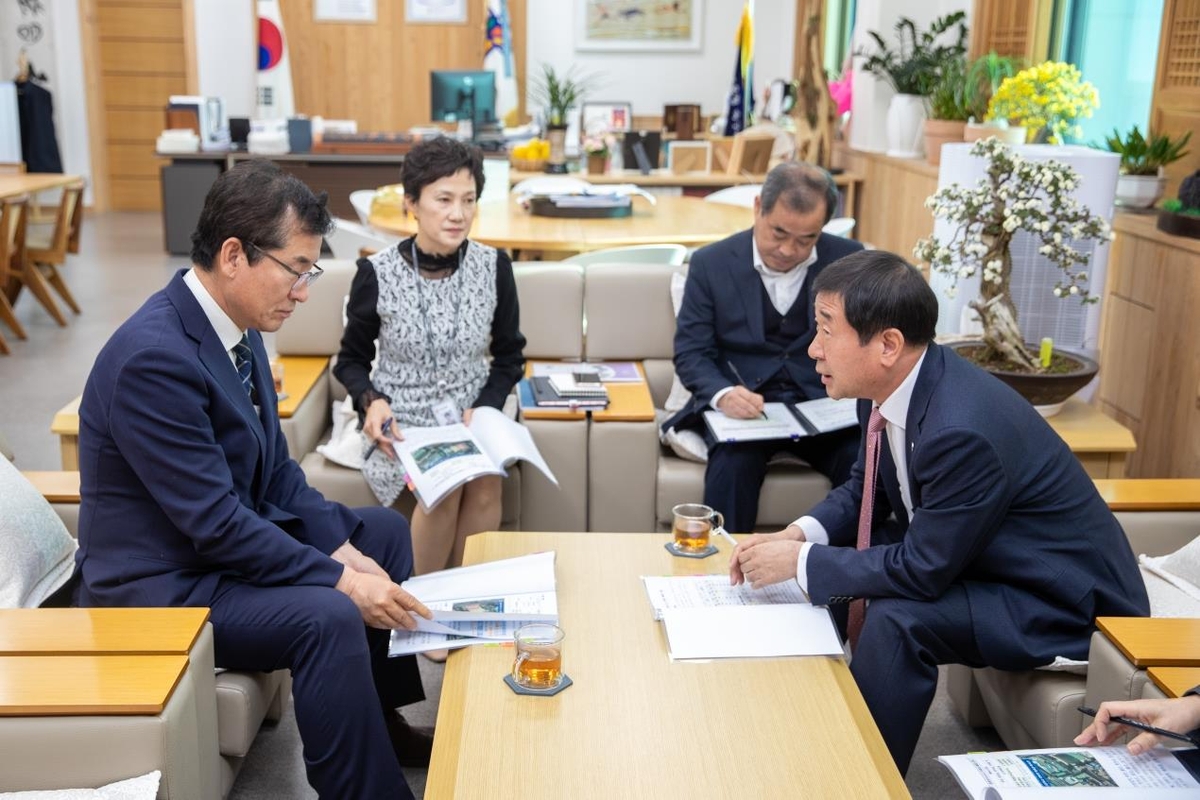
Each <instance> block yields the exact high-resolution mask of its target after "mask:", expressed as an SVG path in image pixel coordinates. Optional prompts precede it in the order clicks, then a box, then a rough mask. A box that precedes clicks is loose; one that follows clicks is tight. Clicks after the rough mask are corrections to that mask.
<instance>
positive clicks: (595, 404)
mask: <svg viewBox="0 0 1200 800" xmlns="http://www.w3.org/2000/svg"><path fill="white" fill-rule="evenodd" d="M529 386H530V388H531V389H533V401H534V403H536V404H537V405H539V406H558V407H563V408H593V409H597V408H599V409H603V408H607V407H608V397H607V396H603V397H564V396H562V395H561V394H559V393H558V392H556V391H554V386H553V385H552V384H551V383H550V379H549V378H547V377H543V376H541V375H536V376H534V377H532V378H530V379H529Z"/></svg>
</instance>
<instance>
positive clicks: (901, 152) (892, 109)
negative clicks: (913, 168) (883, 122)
mask: <svg viewBox="0 0 1200 800" xmlns="http://www.w3.org/2000/svg"><path fill="white" fill-rule="evenodd" d="M926 116H927V112H926V110H925V98H924V97H921V96H920V95H917V94H898V95H896V96H895V97H893V98H892V102H891V103H890V104H889V105H888V113H887V144H888V149H887V154H888V155H889V156H892V157H893V158H920V157H921V156H923V155H924V154H925V150H924V146H925V129H924V126H925V117H926Z"/></svg>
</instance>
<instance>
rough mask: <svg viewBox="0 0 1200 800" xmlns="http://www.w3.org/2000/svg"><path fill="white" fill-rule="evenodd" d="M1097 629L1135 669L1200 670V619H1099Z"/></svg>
mask: <svg viewBox="0 0 1200 800" xmlns="http://www.w3.org/2000/svg"><path fill="white" fill-rule="evenodd" d="M1096 626H1097V627H1098V628H1099V629H1100V631H1101V632H1102V633H1103V634H1104V635H1105V636H1107V637H1108V639H1109V640H1110V641H1111V642H1112V643H1113V644H1114V645H1116V647H1117V649H1118V650H1120V651H1121V654H1122V655H1124V656H1125V657H1126V658H1128V659H1129V661H1130V663H1132V664H1133V665H1134V666H1135V667H1200V619H1185V618H1179V617H1098V618H1097V619H1096Z"/></svg>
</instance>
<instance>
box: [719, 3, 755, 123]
mask: <svg viewBox="0 0 1200 800" xmlns="http://www.w3.org/2000/svg"><path fill="white" fill-rule="evenodd" d="M734 42H735V43H736V44H737V58H736V59H735V60H734V64H733V85H732V86H730V87H729V97H728V98H727V99H726V101H725V135H726V136H733V135H734V134H735V133H738V132H739V131H743V130H745V129H746V128H747V127H748V126H750V125H752V124H754V19H753V17H751V16H750V4H749V3H748V2H747V3H746V4H745V5H744V6H742V19H741V22H739V23H738V29H737V36H736V37H735V38H734Z"/></svg>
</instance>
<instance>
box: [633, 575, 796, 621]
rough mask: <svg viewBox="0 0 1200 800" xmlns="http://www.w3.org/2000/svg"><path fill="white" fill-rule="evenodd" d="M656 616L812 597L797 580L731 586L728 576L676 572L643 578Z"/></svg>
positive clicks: (787, 601) (794, 601)
mask: <svg viewBox="0 0 1200 800" xmlns="http://www.w3.org/2000/svg"><path fill="white" fill-rule="evenodd" d="M642 583H643V584H645V586H646V594H647V595H648V596H649V597H650V607H651V608H652V609H653V611H654V618H655V619H662V615H663V611H665V610H666V609H668V608H703V607H706V606H749V605H764V604H770V603H807V602H808V598H807V597H805V596H804V591H803V590H802V589H801V588H800V586H799V585H798V584H797V583H796V582H795V581H791V580H788V581H780V582H779V583H773V584H771V585H770V586H764V587H762V588H761V589H752V588H750V584H748V583H743V584H739V585H738V586H730V585H729V576H728V575H676V576H671V577H657V576H653V575H646V576H643V577H642Z"/></svg>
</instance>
